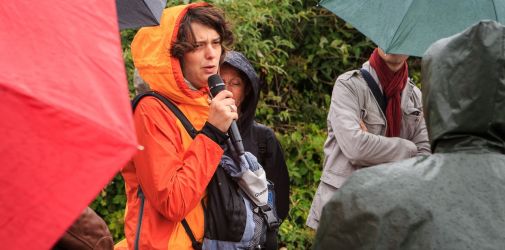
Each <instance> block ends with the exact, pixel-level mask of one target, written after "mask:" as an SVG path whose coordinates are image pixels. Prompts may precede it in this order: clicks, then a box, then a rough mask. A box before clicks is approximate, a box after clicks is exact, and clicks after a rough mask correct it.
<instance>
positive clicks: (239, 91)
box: [219, 51, 289, 221]
mask: <svg viewBox="0 0 505 250" xmlns="http://www.w3.org/2000/svg"><path fill="white" fill-rule="evenodd" d="M219 74H220V75H221V77H222V78H223V81H224V82H225V84H226V87H227V89H228V90H229V91H231V92H232V93H233V98H234V99H235V103H236V104H237V107H238V113H239V118H238V121H237V126H238V128H239V130H240V134H241V136H242V140H243V143H244V149H245V150H246V151H249V152H251V153H252V154H253V155H254V156H256V157H257V159H258V162H259V163H260V164H261V166H263V168H264V170H265V172H266V176H267V179H268V180H270V181H271V182H273V183H274V189H275V196H276V197H275V206H276V211H277V215H278V217H279V219H281V221H283V220H284V219H286V217H287V215H288V211H289V175H288V168H287V166H286V161H285V160H284V153H283V150H282V147H281V144H280V143H279V141H278V140H277V138H276V137H275V133H274V131H273V130H272V129H271V128H269V127H267V126H265V125H262V124H260V123H257V122H256V121H255V120H254V118H255V113H256V106H257V105H258V100H259V96H260V79H259V78H258V75H257V74H256V71H255V70H254V68H253V66H252V65H251V63H250V62H249V60H247V58H246V57H245V56H244V55H243V54H242V53H240V52H237V51H229V52H227V53H226V56H225V58H224V62H223V64H222V65H221V69H220V72H219Z"/></svg>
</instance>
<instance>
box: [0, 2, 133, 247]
mask: <svg viewBox="0 0 505 250" xmlns="http://www.w3.org/2000/svg"><path fill="white" fill-rule="evenodd" d="M121 52H122V51H121V46H120V38H119V34H118V24H117V17H116V8H115V1H114V0H95V1H89V0H74V1H55V0H44V1H27V0H18V1H4V2H2V4H1V6H0V183H1V186H0V227H1V230H0V242H1V245H2V246H1V248H2V249H48V248H50V247H51V246H52V244H54V243H55V242H56V241H57V240H58V238H59V237H60V235H62V234H63V232H64V231H65V229H66V228H67V227H68V226H69V225H70V224H71V223H72V222H73V220H74V219H75V218H77V216H78V215H79V214H80V212H81V211H82V209H83V208H84V207H86V205H87V204H88V203H89V202H91V201H92V200H93V198H94V197H95V196H96V195H97V194H98V192H99V191H100V189H102V188H103V187H104V186H105V185H106V184H107V182H108V181H109V180H110V179H111V178H112V177H113V176H114V174H115V173H116V172H117V171H118V170H119V169H120V168H121V167H122V166H123V165H124V164H125V163H126V162H127V161H128V160H129V159H130V157H131V156H132V154H133V153H134V152H135V148H136V138H135V134H134V127H133V121H132V117H131V108H130V103H129V98H128V90H127V84H126V76H125V69H124V63H123V58H122V53H121Z"/></svg>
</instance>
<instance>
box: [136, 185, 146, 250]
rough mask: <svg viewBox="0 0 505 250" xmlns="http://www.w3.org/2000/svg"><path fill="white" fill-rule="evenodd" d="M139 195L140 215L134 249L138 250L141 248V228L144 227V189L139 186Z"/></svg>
mask: <svg viewBox="0 0 505 250" xmlns="http://www.w3.org/2000/svg"><path fill="white" fill-rule="evenodd" d="M137 197H139V199H140V208H139V217H138V220H137V232H135V245H134V249H135V250H138V249H139V241H140V228H141V227H142V217H143V215H144V199H145V198H144V193H143V192H142V189H141V188H140V186H139V189H138V192H137Z"/></svg>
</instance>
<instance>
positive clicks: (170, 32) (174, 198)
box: [122, 3, 223, 249]
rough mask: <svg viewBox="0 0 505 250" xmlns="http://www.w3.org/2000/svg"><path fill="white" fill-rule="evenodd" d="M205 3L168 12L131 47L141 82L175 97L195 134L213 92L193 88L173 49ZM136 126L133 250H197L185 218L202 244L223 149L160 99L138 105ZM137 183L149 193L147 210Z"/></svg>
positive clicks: (128, 172) (129, 231) (129, 222)
mask: <svg viewBox="0 0 505 250" xmlns="http://www.w3.org/2000/svg"><path fill="white" fill-rule="evenodd" d="M204 4H205V3H199V4H190V5H181V6H175V7H172V8H168V9H165V10H164V12H163V15H162V18H161V24H160V26H156V27H147V28H142V29H140V30H139V31H138V33H137V34H136V36H135V38H134V40H133V42H132V45H131V51H132V57H133V60H134V63H135V67H136V68H137V69H138V72H139V75H140V76H141V77H142V79H144V80H145V81H146V82H147V83H148V84H149V86H150V87H151V89H152V90H154V91H157V92H158V93H160V94H162V95H164V96H166V97H168V98H170V99H171V100H172V101H173V102H174V103H175V104H176V105H177V106H178V107H179V109H180V110H181V111H182V112H183V113H184V115H185V116H186V117H187V118H188V119H189V121H190V122H191V123H192V124H193V126H194V127H195V128H196V129H197V130H200V129H202V127H203V126H204V124H205V122H206V120H207V117H208V110H209V105H208V103H207V98H208V88H202V89H200V90H196V91H195V90H191V89H190V88H189V87H188V86H187V84H186V83H185V81H184V77H183V74H182V70H181V66H180V63H179V61H178V59H177V58H175V57H170V54H169V51H170V46H171V44H172V42H174V41H175V40H176V37H177V32H178V28H179V23H180V22H181V20H182V18H183V16H184V14H185V13H186V11H187V9H188V8H193V7H195V6H201V5H204ZM134 121H135V127H136V129H137V138H138V140H139V144H140V145H142V146H143V147H144V149H143V150H139V152H138V153H137V154H136V155H135V156H134V158H133V160H132V162H131V163H130V164H128V165H127V166H126V167H125V168H124V169H123V170H122V175H123V177H124V180H125V185H126V195H127V207H126V214H125V235H126V239H127V242H128V248H129V249H134V245H135V244H136V241H138V246H139V249H192V248H191V241H190V239H189V237H188V236H187V234H186V232H185V231H184V228H183V227H182V225H181V223H180V221H181V220H182V219H183V218H185V219H186V220H187V222H188V224H189V226H190V227H191V229H192V231H193V233H194V235H195V237H196V239H197V240H199V241H201V240H202V238H203V229H204V218H203V217H204V216H203V208H202V202H201V200H202V197H204V195H205V189H206V186H207V184H208V183H209V181H210V179H211V178H212V176H213V174H214V172H215V170H216V168H217V166H218V164H219V162H220V159H221V156H222V154H223V150H222V148H221V147H220V146H219V145H218V144H217V143H216V142H215V141H214V140H212V139H211V138H209V137H207V136H206V135H204V134H198V135H197V136H196V137H195V139H194V140H193V139H192V138H191V137H190V136H189V134H188V133H187V132H186V130H185V129H184V127H183V126H182V124H181V122H180V121H179V120H177V118H176V117H175V115H174V114H173V113H172V112H171V111H170V110H169V109H168V108H167V107H166V106H165V105H164V104H163V103H162V102H161V101H159V100H158V99H155V98H154V97H146V98H143V99H142V100H141V101H140V103H139V104H138V106H137V108H136V110H135V112H134ZM139 186H141V188H142V191H143V193H144V195H145V201H144V207H143V209H141V196H139V193H138V190H139Z"/></svg>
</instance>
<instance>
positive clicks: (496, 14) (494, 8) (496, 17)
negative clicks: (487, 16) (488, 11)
mask: <svg viewBox="0 0 505 250" xmlns="http://www.w3.org/2000/svg"><path fill="white" fill-rule="evenodd" d="M494 1H495V0H491V3H492V4H493V10H494V16H495V20H496V21H497V22H499V21H500V20H498V12H496V4H495V3H494Z"/></svg>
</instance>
